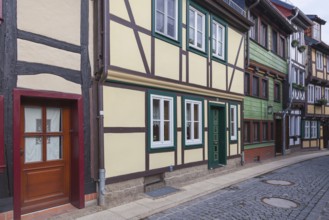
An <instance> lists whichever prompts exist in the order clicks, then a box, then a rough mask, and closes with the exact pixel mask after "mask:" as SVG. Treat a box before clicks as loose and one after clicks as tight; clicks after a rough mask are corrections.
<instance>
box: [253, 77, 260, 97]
mask: <svg viewBox="0 0 329 220" xmlns="http://www.w3.org/2000/svg"><path fill="white" fill-rule="evenodd" d="M252 95H253V96H259V78H258V77H257V76H253V77H252Z"/></svg>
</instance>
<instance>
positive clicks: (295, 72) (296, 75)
mask: <svg viewBox="0 0 329 220" xmlns="http://www.w3.org/2000/svg"><path fill="white" fill-rule="evenodd" d="M292 69H293V71H292V72H293V74H292V83H296V84H298V69H297V68H296V67H293V68H292Z"/></svg>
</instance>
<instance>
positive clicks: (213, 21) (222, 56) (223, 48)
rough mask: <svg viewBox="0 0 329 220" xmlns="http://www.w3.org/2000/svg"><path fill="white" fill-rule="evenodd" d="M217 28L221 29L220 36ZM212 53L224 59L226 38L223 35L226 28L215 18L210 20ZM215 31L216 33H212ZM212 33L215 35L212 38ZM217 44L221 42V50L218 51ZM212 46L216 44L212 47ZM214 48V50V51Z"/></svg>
mask: <svg viewBox="0 0 329 220" xmlns="http://www.w3.org/2000/svg"><path fill="white" fill-rule="evenodd" d="M214 25H215V28H214ZM219 29H221V30H222V34H221V36H220V34H219V33H218V31H219ZM212 31H213V33H212V42H213V44H212V47H213V48H212V55H213V56H215V57H217V58H219V59H222V60H224V59H225V43H226V39H225V36H226V33H225V31H226V29H225V26H224V25H222V24H220V23H219V22H217V21H215V20H212ZM215 31H216V33H215V34H214V32H215ZM214 35H215V38H214ZM220 37H221V38H222V41H221V42H220V41H219V38H220ZM214 41H215V42H216V44H215V45H214ZM219 44H222V50H221V51H220V50H219V46H218V45H219ZM214 46H216V47H215V48H214ZM214 50H215V51H214ZM219 52H221V54H222V55H219Z"/></svg>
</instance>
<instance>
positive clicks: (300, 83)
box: [298, 70, 304, 86]
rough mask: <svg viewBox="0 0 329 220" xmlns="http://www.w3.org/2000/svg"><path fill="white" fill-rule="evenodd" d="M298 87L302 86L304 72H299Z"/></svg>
mask: <svg viewBox="0 0 329 220" xmlns="http://www.w3.org/2000/svg"><path fill="white" fill-rule="evenodd" d="M298 78H299V85H302V86H304V71H301V70H300V71H299V77H298Z"/></svg>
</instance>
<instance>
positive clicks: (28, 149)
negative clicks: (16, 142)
mask: <svg viewBox="0 0 329 220" xmlns="http://www.w3.org/2000/svg"><path fill="white" fill-rule="evenodd" d="M40 161H42V137H27V138H25V163H32V162H40Z"/></svg>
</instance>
